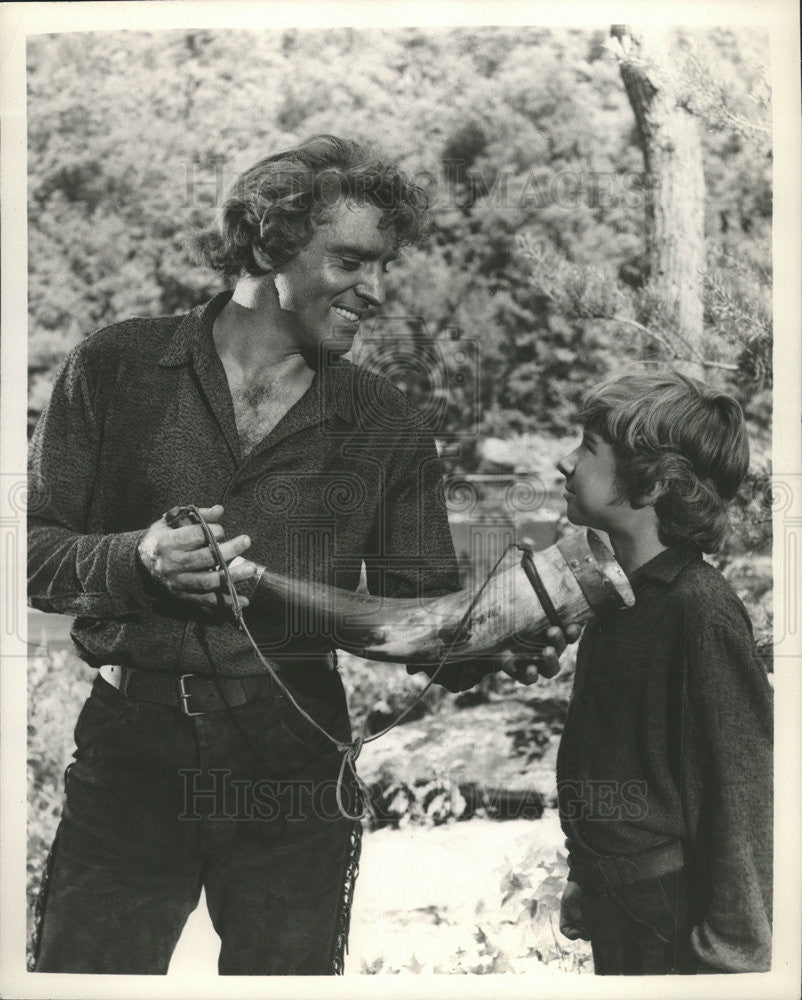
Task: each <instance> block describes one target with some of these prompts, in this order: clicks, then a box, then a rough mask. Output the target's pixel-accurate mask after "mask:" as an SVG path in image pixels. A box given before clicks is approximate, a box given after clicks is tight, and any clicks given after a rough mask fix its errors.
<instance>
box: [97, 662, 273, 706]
mask: <svg viewBox="0 0 802 1000" xmlns="http://www.w3.org/2000/svg"><path fill="white" fill-rule="evenodd" d="M100 676H101V677H102V678H103V680H105V681H106V682H107V683H109V684H111V685H112V687H115V688H117V690H118V691H121V692H122V693H123V694H124V695H126V697H128V698H134V699H136V700H137V701H149V702H153V703H154V704H156V705H169V706H171V707H172V708H177V709H179V710H180V711H181V712H182V713H183V714H184V715H189V716H195V715H206V714H208V713H209V712H220V711H222V710H223V709H225V708H237V707H239V706H240V705H245V704H246V703H247V702H249V701H259V700H260V699H262V698H267V697H269V696H270V694H271V693H272V684H271V680H270V677H268V675H267V674H263V675H260V676H257V677H207V676H205V675H203V674H158V673H151V672H150V671H148V670H134V669H133V668H131V667H121V666H116V665H111V664H106V665H104V666H102V667H101V668H100Z"/></svg>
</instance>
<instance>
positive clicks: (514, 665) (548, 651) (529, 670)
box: [497, 625, 582, 684]
mask: <svg viewBox="0 0 802 1000" xmlns="http://www.w3.org/2000/svg"><path fill="white" fill-rule="evenodd" d="M581 634H582V627H581V625H569V626H568V627H567V628H566V630H565V632H563V631H562V630H561V629H558V628H556V627H554V626H553V627H552V628H550V629H549V630H548V631H547V632H546V638H547V639H548V641H549V645H548V646H544V647H543V649H541V650H539V651H538V652H537V653H535V652H534V651H533V650H532V649H527V648H525V647H522V648H520V649H511V650H505V652H503V653H499V654H498V656H497V660H499V661H501V666H500V669H501V670H503V671H504V673H505V674H509V676H510V677H512V678H514V679H515V680H516V681H520V683H521V684H534V683H535V681H536V680H537V679H538V677H541V676H542V677H554V675H555V674H558V673H559V672H560V657H561V656H562V654H563V652H564V650H565V647H566V646H567V645H568V643H571V642H576V640H577V639H578V638H579V636H580V635H581Z"/></svg>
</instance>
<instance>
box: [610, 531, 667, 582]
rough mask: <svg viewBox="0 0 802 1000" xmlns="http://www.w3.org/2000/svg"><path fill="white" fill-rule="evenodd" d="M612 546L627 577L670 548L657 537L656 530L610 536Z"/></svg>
mask: <svg viewBox="0 0 802 1000" xmlns="http://www.w3.org/2000/svg"><path fill="white" fill-rule="evenodd" d="M610 544H611V545H612V546H613V552H614V553H615V558H616V560H617V561H618V563H619V565H620V566H621V568H622V569H623V571H624V572H625V573H626V574H627V576H632V574H633V573H634V572H635V570H636V569H638V567H640V566H643V565H645V564H646V563H647V562H649V561H650V560H651V559H654V557H655V556H659V555H660V553H661V552H665V550H666V549H667V548H668V546H667V545H663V543H662V542H661V541H660V539H659V538H658V537H657V531H656V530H641V531H636V532H634V533H632V534H630V533H620V534H619V533H616V534H610Z"/></svg>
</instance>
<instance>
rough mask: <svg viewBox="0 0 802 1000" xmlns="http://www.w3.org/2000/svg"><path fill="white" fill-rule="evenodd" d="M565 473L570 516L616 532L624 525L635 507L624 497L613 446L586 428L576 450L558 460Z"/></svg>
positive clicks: (584, 522) (583, 523)
mask: <svg viewBox="0 0 802 1000" xmlns="http://www.w3.org/2000/svg"><path fill="white" fill-rule="evenodd" d="M557 468H558V469H559V470H560V472H561V473H562V474H563V475H564V476H565V493H564V494H563V495H564V496H565V499H566V501H567V502H568V520H569V521H570V522H571V523H572V524H581V525H585V526H586V527H588V528H598V529H599V530H600V531H606V532H608V533H610V532H612V533H613V534H614V533H615V532H616V530H617V529H619V528H620V527H621V526H623V525H625V524H626V522H627V520H628V517H627V514H628V515H629V518H631V516H632V508H631V507H630V505H629V504H628V503H627V502H626V500H623V499H622V498H621V495H620V493H619V490H618V483H617V476H616V461H615V454H614V452H613V449H612V446H611V445H610V444H608V443H607V442H606V441H605V440H604V438H602V437H600V436H599V435H598V434H595V433H594V432H593V431H589V430H585V431H584V432H583V434H582V440H581V441H580V443H579V445H578V446H577V447H576V448H574V450H573V451H572V452H571V453H570V454H569V455H566V456H565V458H562V459H561V460H560V461H559V462H558V463H557Z"/></svg>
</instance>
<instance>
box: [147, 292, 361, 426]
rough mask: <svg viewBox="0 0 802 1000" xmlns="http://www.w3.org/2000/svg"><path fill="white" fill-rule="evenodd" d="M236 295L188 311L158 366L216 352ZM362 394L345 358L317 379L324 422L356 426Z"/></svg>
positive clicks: (328, 366)
mask: <svg viewBox="0 0 802 1000" xmlns="http://www.w3.org/2000/svg"><path fill="white" fill-rule="evenodd" d="M232 294H233V292H231V291H230V290H229V291H225V292H220V293H219V294H218V295H215V297H214V298H213V299H210V300H209V301H208V302H204V303H203V304H202V305H199V306H196V307H195V308H194V309H192V310H191V311H190V312H188V313H187V314H186V316H185V317H184V318H183V320H182V321H181V323H180V324H179V325H178V327H177V328H176V330H175V333H174V334H173V336H172V339H171V341H170V344H169V346H168V348H167V350H166V351H165V352H164V354H162V356H161V357H160V358H159V362H158V363H159V364H160V365H164V366H166V367H178V366H179V365H186V364H189V363H190V362H192V361H197V360H198V358H199V356H200V355H206V354H208V353H210V352H212V351H213V350H214V343H213V341H212V327H213V325H214V321H215V319H216V317H217V315H218V314H219V313H220V311H221V310H222V308H223V306H224V305H225V304H226V303H227V302H228V300H229V299H230V298H231V296H232ZM358 391H359V386H358V385H357V368H356V366H355V365H353V364H351V362H349V361H346V360H345V359H340V358H336V357H332V358H331V359H328V363H326V364H324V365H322V366H321V368H320V369H319V371H318V372H317V378H316V379H315V392H316V400H315V403H316V409H317V411H318V413H319V415H320V416H321V417H322V418H323V419H331V418H339V419H340V420H343V421H345V422H346V423H347V424H353V423H354V422H355V420H356V409H355V406H354V394H355V393H356V392H358Z"/></svg>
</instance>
